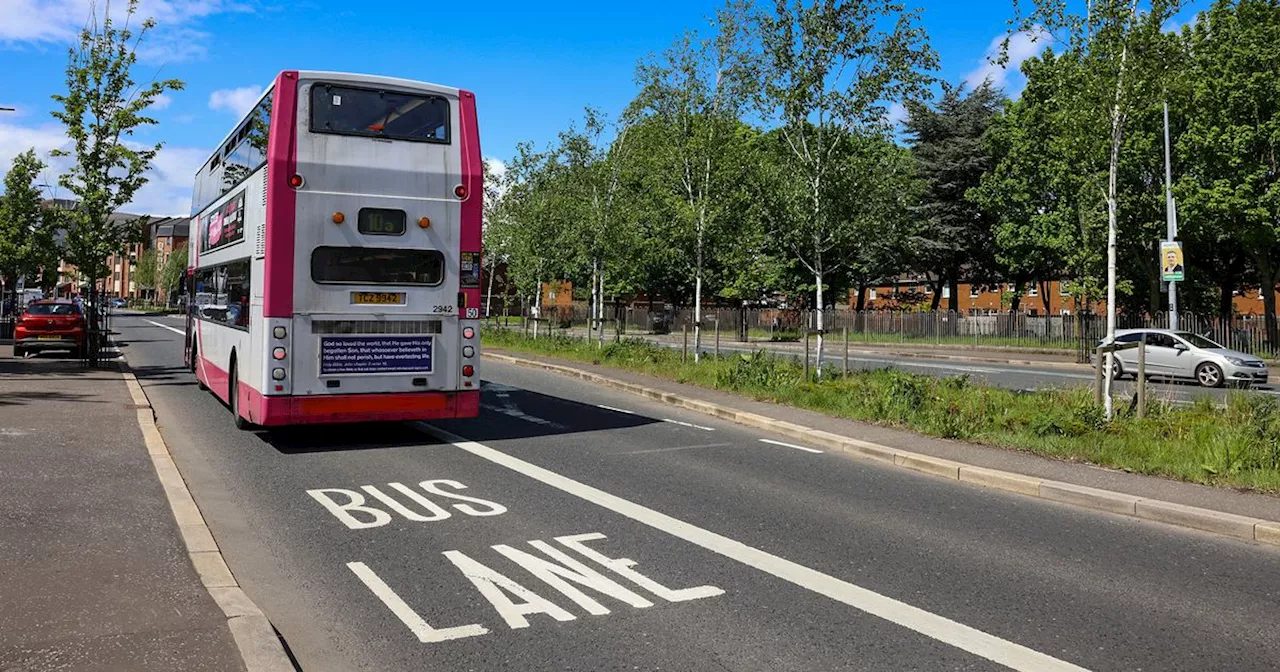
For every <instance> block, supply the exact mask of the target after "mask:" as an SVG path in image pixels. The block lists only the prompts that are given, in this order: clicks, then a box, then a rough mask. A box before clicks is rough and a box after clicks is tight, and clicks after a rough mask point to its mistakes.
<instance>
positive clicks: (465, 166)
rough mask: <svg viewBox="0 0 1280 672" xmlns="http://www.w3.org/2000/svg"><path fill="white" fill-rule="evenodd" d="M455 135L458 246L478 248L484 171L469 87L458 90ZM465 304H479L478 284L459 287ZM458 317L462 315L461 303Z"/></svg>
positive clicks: (474, 99) (462, 250)
mask: <svg viewBox="0 0 1280 672" xmlns="http://www.w3.org/2000/svg"><path fill="white" fill-rule="evenodd" d="M458 126H459V128H458V131H459V133H458V135H459V136H460V138H461V140H460V143H459V149H460V150H461V153H462V182H463V184H465V185H466V187H467V194H468V196H467V200H465V201H463V202H462V221H461V224H462V226H461V234H462V235H461V237H460V238H461V246H460V247H461V249H460V250H459V252H477V253H478V252H480V251H481V250H480V231H481V221H482V219H483V212H484V172H483V167H482V159H481V158H480V127H479V122H478V119H477V117H476V96H475V94H474V93H471V92H470V91H459V92H458ZM462 293H463V294H465V295H466V307H468V308H478V307H480V288H478V287H474V288H469V289H463V290H462ZM459 317H462V310H461V306H460V307H459Z"/></svg>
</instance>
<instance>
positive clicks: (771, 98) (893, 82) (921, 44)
mask: <svg viewBox="0 0 1280 672" xmlns="http://www.w3.org/2000/svg"><path fill="white" fill-rule="evenodd" d="M918 24H919V16H918V14H917V13H916V12H908V11H906V10H905V9H904V7H903V5H902V4H900V3H898V2H893V1H892V0H816V1H815V2H812V3H806V2H805V0H792V1H791V2H788V1H787V0H776V2H775V5H774V8H773V11H772V12H765V13H762V14H761V15H760V16H759V17H758V18H757V25H758V27H759V31H760V39H761V42H762V51H763V53H762V59H761V60H762V64H761V67H760V68H759V71H758V73H759V80H758V83H757V86H758V91H759V99H758V100H759V107H760V113H761V116H762V117H764V118H765V119H766V120H767V121H769V122H773V123H776V124H777V127H778V138H779V140H780V142H781V143H782V145H783V147H784V148H785V150H786V151H785V152H783V153H782V154H781V156H782V162H781V163H780V164H779V165H778V166H776V167H775V169H774V170H773V171H772V176H773V179H774V181H775V184H777V188H778V190H779V194H780V196H781V203H783V204H785V205H786V210H788V211H791V212H793V213H795V214H797V215H799V214H800V210H799V208H801V207H803V216H795V217H788V218H786V221H785V224H786V225H785V226H783V227H780V228H777V229H775V235H777V236H778V237H779V239H780V240H781V241H782V242H783V244H784V245H785V246H786V247H787V249H789V250H790V251H791V253H792V254H793V255H794V256H795V258H796V260H797V261H799V262H800V264H801V265H802V266H804V267H805V268H806V269H807V270H808V271H809V273H810V274H811V275H812V277H813V279H814V298H815V301H814V308H815V309H816V311H817V327H818V345H817V366H818V368H817V372H818V376H819V377H821V375H822V365H823V364H822V362H823V360H822V346H823V334H822V329H823V326H824V322H823V312H824V311H823V309H824V307H825V301H824V298H823V289H824V286H825V284H826V282H827V281H828V275H829V274H830V273H832V272H833V271H836V270H838V269H839V268H840V266H841V259H842V254H843V251H844V250H843V249H841V248H842V247H843V246H845V245H846V244H847V243H848V242H849V241H850V240H851V238H852V236H851V231H850V229H849V226H850V224H849V223H850V222H851V221H852V220H848V219H841V218H836V217H834V216H833V212H832V210H833V209H834V205H833V191H832V190H831V189H830V188H829V187H830V183H831V182H832V181H834V180H837V179H838V178H837V175H836V174H835V171H836V170H838V169H839V166H841V165H847V164H841V163H840V162H837V161H834V160H833V156H834V154H835V152H837V151H839V150H840V145H841V144H842V143H843V142H845V141H846V140H848V139H849V138H850V137H854V136H858V135H862V136H866V135H872V134H876V133H884V132H885V131H886V130H887V125H888V124H887V120H886V110H885V107H884V105H885V104H886V101H896V100H903V99H907V98H917V97H919V96H920V94H921V93H922V92H923V89H924V87H925V86H926V85H927V84H928V83H929V81H930V78H929V77H928V76H927V75H926V74H925V71H927V70H932V69H933V68H934V67H935V65H936V61H937V58H936V56H935V54H934V52H933V50H932V49H930V48H929V47H928V45H927V44H926V38H925V33H924V30H923V29H922V28H921V27H920V26H919V25H918ZM855 129H858V130H860V131H861V132H860V133H857V134H854V133H851V131H853V130H855ZM778 221H779V220H775V223H777V222H778Z"/></svg>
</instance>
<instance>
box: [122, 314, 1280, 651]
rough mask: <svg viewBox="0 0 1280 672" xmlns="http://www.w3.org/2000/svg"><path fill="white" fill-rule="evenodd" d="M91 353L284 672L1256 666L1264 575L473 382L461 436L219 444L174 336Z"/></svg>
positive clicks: (1054, 514) (1181, 542)
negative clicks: (267, 626)
mask: <svg viewBox="0 0 1280 672" xmlns="http://www.w3.org/2000/svg"><path fill="white" fill-rule="evenodd" d="M113 326H114V327H115V328H116V329H117V331H119V332H120V337H119V338H120V340H121V342H122V343H123V344H125V345H124V346H123V349H124V352H125V353H126V355H127V357H128V359H129V363H130V365H131V366H132V367H133V369H134V371H135V373H136V374H137V375H138V378H139V380H140V381H141V382H142V385H143V387H144V389H145V390H146V392H147V395H148V397H149V398H150V400H151V403H152V404H153V406H154V407H155V410H156V413H157V417H158V423H159V425H160V427H161V431H162V433H163V434H164V437H165V439H166V441H167V442H168V443H169V444H170V449H171V451H172V452H173V454H174V457H175V459H176V460H177V462H178V464H179V466H180V467H181V469H182V472H183V475H184V477H185V478H186V479H187V481H188V483H189V485H190V487H191V490H192V492H193V494H194V495H195V497H196V500H197V502H198V503H199V504H200V507H201V509H202V510H203V512H204V514H205V517H206V519H207V520H208V522H209V526H210V528H211V529H212V531H213V533H214V535H215V537H216V539H217V541H218V543H219V545H220V546H221V547H222V550H223V553H224V554H225V556H226V558H227V560H228V563H229V565H230V566H231V568H232V570H233V571H234V572H235V574H236V576H237V578H238V579H239V580H240V583H241V585H242V586H244V588H245V590H246V591H247V592H248V593H249V595H250V596H251V597H252V598H253V599H254V600H256V601H257V602H258V604H259V606H261V607H262V609H263V610H264V611H265V612H266V614H267V616H268V617H269V618H270V619H271V621H272V623H273V624H274V625H275V626H276V628H277V629H278V630H279V631H280V633H281V635H282V637H283V638H284V640H285V641H286V642H287V644H288V646H289V647H290V649H291V651H292V653H293V655H294V656H295V657H296V659H297V661H298V662H299V664H300V666H301V667H302V668H303V669H306V670H357V669H358V670H409V669H412V670H507V669H511V670H583V671H596V670H624V669H625V670H673V671H686V670H688V671H694V670H779V671H782V670H786V671H790V670H800V671H805V672H809V671H818V670H913V669H919V670H939V669H955V670H987V669H1003V668H1015V669H1025V670H1052V669H1079V668H1085V669H1098V670H1251V669H1257V670H1264V669H1275V666H1276V661H1280V619H1277V615H1280V578H1277V577H1280V551H1277V550H1276V549H1273V548H1270V547H1265V546H1259V545H1255V544H1250V543H1244V542H1238V541H1234V540H1230V539H1225V538H1220V537H1215V536H1212V535H1207V534H1199V533H1195V532H1190V531H1185V530H1182V529H1177V528H1172V527H1166V526H1162V525H1159V524H1154V523H1146V522H1142V521H1138V520H1135V519H1126V518H1123V517H1118V516H1112V515H1108V514H1104V513H1098V512H1092V511H1087V510H1079V509H1074V508H1071V507H1066V506H1062V505H1057V504H1054V503H1051V502H1045V501H1041V500H1034V499H1030V498H1022V497H1019V496H1016V495H1013V494H1006V493H1001V492H994V491H988V490H984V489H981V488H977V487H971V486H968V485H964V484H958V483H955V482H950V481H943V480H941V479H934V478H931V477H928V476H925V475H921V474H916V473H912V472H905V471H901V470H895V469H892V468H886V467H881V466H879V465H875V464H871V463H867V462H861V461H856V460H853V459H851V458H848V457H846V456H843V455H836V454H828V453H822V452H820V451H817V450H814V449H813V448H810V447H807V446H803V445H796V444H795V443H794V442H790V441H787V440H785V439H781V438H780V437H773V436H769V435H768V434H765V433H760V432H754V431H751V430H748V429H745V428H741V427H739V426H736V425H732V424H728V423H724V422H720V421H718V420H715V419H712V418H708V417H706V416H702V415H699V414H694V413H690V412H684V411H681V410H676V409H672V408H670V407H667V406H663V405H660V404H655V403H652V402H649V401H647V400H644V399H642V398H639V397H636V396H632V395H627V394H625V393H621V392H614V391H610V390H606V389H600V388H597V387H593V386H589V385H585V384H583V383H581V382H580V381H573V380H569V379H566V378H561V377H557V376H555V375H553V374H548V373H543V372H536V371H531V370H526V369H520V368H515V367H509V366H503V365H499V364H496V363H486V365H485V368H484V375H485V381H486V385H485V388H484V392H483V401H482V416H481V417H480V418H478V419H475V420H468V421H455V422H446V423H438V424H435V425H432V426H413V425H362V426H350V427H323V428H311V429H299V430H291V431H278V432H272V433H254V432H239V431H237V430H235V429H234V427H233V425H232V422H231V417H230V415H229V413H228V411H227V410H226V409H225V408H224V407H223V406H222V405H221V404H220V403H219V402H218V401H217V400H216V399H215V398H214V397H213V396H211V395H210V394H209V393H207V392H201V391H200V390H198V389H197V387H196V386H195V384H194V381H193V379H192V378H191V376H190V375H188V374H187V373H186V372H185V371H184V370H183V369H182V365H181V355H182V352H181V342H182V341H181V336H180V335H179V334H177V333H174V331H173V330H175V329H178V328H180V326H181V325H180V323H179V322H177V321H173V320H164V319H155V318H140V317H120V318H118V319H117V320H116V322H115V324H114V325H113ZM766 440H768V441H779V442H780V443H768V442H766ZM787 444H790V445H787ZM353 497H355V498H358V499H362V500H364V501H363V506H365V507H369V508H368V509H365V510H356V509H354V507H351V506H349V503H350V502H351V501H352V498H353ZM462 497H470V498H472V499H470V500H467V499H463V498H462ZM357 503H359V502H358V501H357ZM344 507H345V508H344ZM623 559H626V560H623ZM1077 666H1078V667H1077Z"/></svg>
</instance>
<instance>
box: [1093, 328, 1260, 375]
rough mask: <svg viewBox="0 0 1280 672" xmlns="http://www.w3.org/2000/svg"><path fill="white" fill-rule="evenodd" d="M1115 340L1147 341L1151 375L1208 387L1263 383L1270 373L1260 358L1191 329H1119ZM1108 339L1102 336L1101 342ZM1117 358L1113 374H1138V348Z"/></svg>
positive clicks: (1125, 341)
mask: <svg viewBox="0 0 1280 672" xmlns="http://www.w3.org/2000/svg"><path fill="white" fill-rule="evenodd" d="M1116 341H1117V342H1119V343H1137V342H1145V346H1144V347H1145V348H1146V360H1147V361H1146V366H1147V377H1148V378H1170V379H1188V380H1195V381H1196V382H1198V383H1200V384H1201V385H1203V386H1205V387H1221V386H1222V385H1224V384H1227V383H1231V384H1235V385H1243V386H1249V385H1254V384H1258V385H1262V384H1265V383H1266V382H1267V377H1268V375H1269V371H1268V370H1267V364H1266V362H1264V361H1262V360H1261V359H1259V358H1257V357H1255V356H1253V355H1249V354H1245V353H1243V352H1239V351H1236V350H1232V349H1230V348H1225V347H1223V346H1221V345H1219V344H1218V343H1215V342H1213V341H1211V340H1209V339H1207V338H1205V337H1204V336H1200V335H1198V334H1193V333H1191V332H1189V331H1171V330H1169V329H1122V330H1118V331H1116ZM1107 342H1108V341H1107V339H1103V340H1102V341H1099V343H1098V345H1103V344H1105V343H1107ZM1095 359H1096V357H1095ZM1116 359H1117V364H1118V365H1117V367H1116V368H1115V370H1114V371H1113V372H1112V373H1113V375H1114V377H1116V378H1121V377H1124V376H1133V377H1134V378H1137V377H1138V349H1137V348H1130V349H1128V350H1121V351H1119V352H1117V353H1116Z"/></svg>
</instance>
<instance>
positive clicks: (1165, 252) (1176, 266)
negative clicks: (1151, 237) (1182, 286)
mask: <svg viewBox="0 0 1280 672" xmlns="http://www.w3.org/2000/svg"><path fill="white" fill-rule="evenodd" d="M1185 275H1186V271H1185V267H1184V265H1183V262H1182V243H1179V242H1171V241H1168V240H1166V241H1162V242H1161V243H1160V279H1161V280H1163V281H1165V282H1181V281H1182V279H1183V276H1185Z"/></svg>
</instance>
